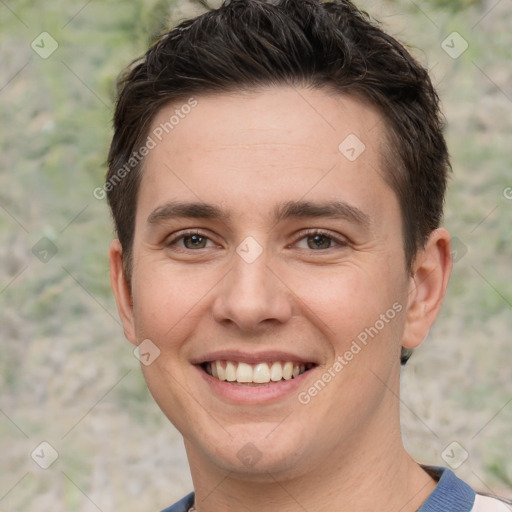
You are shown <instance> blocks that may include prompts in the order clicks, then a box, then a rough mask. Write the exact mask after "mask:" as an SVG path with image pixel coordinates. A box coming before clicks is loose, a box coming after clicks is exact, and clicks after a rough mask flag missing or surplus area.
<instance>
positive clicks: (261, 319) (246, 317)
mask: <svg viewBox="0 0 512 512" xmlns="http://www.w3.org/2000/svg"><path fill="white" fill-rule="evenodd" d="M216 289H217V296H216V297H215V299H214V302H213V305H212V309H213V317H214V319H215V320H216V321H217V322H219V323H221V324H224V325H225V326H228V325H236V326H237V327H238V329H240V330H241V331H246V332H250V331H255V332H256V331H259V330H265V329H267V328H268V327H270V326H273V325H278V324H284V323H285V322H287V321H288V320H289V319H290V318H291V317H292V298H293V295H292V293H291V292H290V290H289V289H288V288H287V287H286V285H285V284H284V283H283V282H282V281H281V280H280V279H279V275H278V272H276V270H273V269H271V268H270V267H269V265H268V261H267V257H266V254H265V252H263V253H262V254H261V255H260V256H259V257H258V259H256V261H253V262H251V263H249V262H247V261H245V260H244V259H243V258H242V257H240V256H239V254H237V253H235V254H234V255H233V266H232V268H231V271H230V272H228V274H227V275H226V276H225V277H224V279H223V280H222V282H221V283H219V286H218V287H216Z"/></svg>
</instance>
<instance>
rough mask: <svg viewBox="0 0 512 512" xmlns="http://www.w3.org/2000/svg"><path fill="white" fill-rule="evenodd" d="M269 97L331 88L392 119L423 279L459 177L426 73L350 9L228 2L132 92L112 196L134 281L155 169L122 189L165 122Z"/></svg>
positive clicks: (126, 93)
mask: <svg viewBox="0 0 512 512" xmlns="http://www.w3.org/2000/svg"><path fill="white" fill-rule="evenodd" d="M269 85H271V86H272V85H276V86H279V85H292V86H306V87H311V88H320V87H329V88H331V89H334V90H335V91H339V93H340V94H351V95H355V96H357V97H359V98H360V99H362V100H363V101H365V102H367V103H368V104H369V105H372V106H374V107H375V108H376V109H377V110H378V112H379V113H380V114H381V115H382V116H383V117H384V120H385V122H386V128H387V130H386V135H387V142H388V145H387V146H388V147H387V151H386V152H385V155H384V164H385V165H384V166H385V168H386V169H385V171H386V172H385V176H384V177H385V179H386V180H387V181H388V183H389V185H390V186H391V187H392V189H393V190H394V191H395V193H396V195H397V198H398V201H399V204H400V208H401V214H402V221H403V237H404V251H405V257H406V262H407V267H408V269H410V268H411V265H412V262H413V260H414V256H415V254H416V252H417V250H418V249H419V248H420V247H421V246H422V245H423V244H424V243H425V241H426V239H427V238H428V236H429V234H430V233H431V232H432V231H433V230H434V229H436V228H437V227H438V226H439V224H440V222H441V219H442V214H443V204H444V195H445V189H446V181H447V173H448V170H449V168H450V163H449V156H448V151H447V147H446V143H445V139H444V136H443V121H442V116H441V113H440V109H439V98H438V96H437V93H436V91H435V89H434V87H433V86H432V83H431V80H430V78H429V76H428V73H427V71H426V69H425V68H423V67H422V66H421V65H420V64H419V63H418V62H417V61H416V60H415V59H414V58H413V57H412V56H411V54H410V53H409V52H408V51H407V50H406V49H405V47H404V46H403V45H402V44H401V43H399V42H398V41H397V40H396V39H394V38H393V37H391V36H390V35H388V34H386V33H385V32H384V31H383V30H381V28H380V27H379V26H378V24H377V23H376V22H374V21H372V20H371V19H370V17H369V16H368V15H367V14H366V13H364V12H362V11H360V10H359V9H357V8H356V7H355V6H354V5H353V4H352V3H351V2H350V1H348V0H338V1H333V2H322V1H321V0H301V1H297V0H269V1H265V0H231V1H228V0H226V1H224V3H223V4H222V6H221V7H220V8H218V9H212V10H210V11H208V12H206V13H204V14H202V15H200V16H198V17H197V18H194V19H192V20H187V21H185V22H183V23H181V24H179V25H178V26H177V27H176V28H174V29H173V30H171V31H170V32H168V33H166V34H164V35H163V36H162V37H161V38H160V39H159V40H158V41H157V42H156V43H155V44H154V45H153V46H152V47H151V48H150V49H149V50H148V51H147V53H146V54H145V56H144V57H143V58H142V59H141V60H139V61H137V62H136V63H135V64H134V65H133V66H131V67H130V68H129V70H128V71H127V72H126V73H125V75H124V76H123V78H122V79H121V80H120V83H119V91H120V92H119V96H118V101H117V105H116V111H115V117H114V130H115V131H114V136H113V139H112V144H111V147H110V153H109V158H108V163H109V169H108V174H107V183H110V184H112V186H109V187H108V188H106V190H107V197H108V202H109V205H110V207H111V210H112V214H113V218H114V222H115V227H116V230H117V234H118V237H119V240H120V242H121V245H122V247H123V255H124V256H123V259H124V264H125V269H126V272H127V276H128V278H130V276H131V255H132V244H133V236H134V227H135V213H136V204H137V192H138V189H139V184H140V179H141V167H142V164H143V161H140V162H139V163H137V165H134V168H133V170H130V171H129V172H125V173H124V174H123V178H122V179H118V180H117V181H115V182H114V181H113V180H114V178H116V177H117V178H119V169H122V168H123V166H126V163H127V162H128V161H129V159H130V158H132V156H133V153H134V152H136V151H137V148H139V147H141V145H142V144H143V143H144V141H145V140H146V137H147V136H148V133H149V127H150V125H151V122H152V120H153V119H154V117H155V114H156V113H157V112H158V111H159V110H160V109H161V108H162V107H163V106H164V105H166V104H169V103H171V102H176V101H186V100H187V99H188V98H190V97H191V96H199V95H201V94H205V93H222V92H228V91H233V90H237V89H238V90H240V89H254V88H257V87H259V86H269ZM116 173H117V174H116ZM404 353H405V352H404Z"/></svg>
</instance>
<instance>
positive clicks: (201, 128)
mask: <svg viewBox="0 0 512 512" xmlns="http://www.w3.org/2000/svg"><path fill="white" fill-rule="evenodd" d="M176 108H179V105H172V106H169V107H168V108H165V109H163V110H161V111H160V112H159V114H158V115H157V117H156V118H155V119H154V122H153V128H152V129H154V128H155V127H158V126H160V125H161V123H165V122H166V121H168V120H169V118H170V117H171V115H172V114H173V113H174V111H175V110H176ZM384 130H385V126H384V123H383V122H382V120H381V118H380V116H379V115H378V114H377V113H376V112H375V111H373V110H372V109H371V108H369V107H368V106H365V105H364V104H363V103H361V102H360V101H358V100H356V99H354V98H350V97H347V96H340V95H333V94H329V93H328V92H327V91H325V90H306V89H301V90H295V89H291V88H286V87H282V88H269V89H265V90H258V91H253V92H245V93H236V94H235V93H233V94H222V95H212V96H201V97H198V98H197V106H196V107H195V108H194V109H192V110H191V111H190V113H188V114H187V115H186V116H184V117H183V119H180V122H179V124H177V125H176V126H174V128H173V130H172V132H170V133H169V134H168V135H166V136H164V137H163V138H162V141H161V142H159V143H157V145H156V147H154V148H153V149H152V150H151V151H150V153H149V155H148V156H147V160H146V162H145V166H144V170H143V177H142V182H141V186H140V190H139V196H138V204H137V214H136V226H135V237H134V245H133V274H132V280H131V292H132V296H131V297H130V296H129V293H128V291H127V289H128V288H127V286H126V283H124V284H123V279H124V276H123V275H122V266H121V265H119V261H120V257H121V256H120V254H121V251H120V249H119V246H118V244H117V242H115V243H114V244H113V248H112V250H111V264H112V266H113V267H114V270H113V286H114V290H115V292H116V298H117V300H118V305H119V309H120V312H121V316H122V319H123V322H124V327H125V333H126V336H127V337H128V338H129V339H130V341H132V342H133V343H135V344H139V343H141V342H143V340H150V342H148V341H146V342H145V343H146V345H145V346H146V347H150V349H149V350H148V352H149V353H150V354H151V355H150V356H146V357H147V361H146V362H148V361H149V360H152V359H153V357H154V356H155V355H158V357H156V358H155V359H154V360H152V362H151V364H147V365H142V370H143V372H144V377H145V379H146V381H147V384H148V387H149V389H150V391H151V393H152V395H153V396H154V398H155V400H156V402H157V403H158V404H159V406H160V407H161V409H162V410H163V412H164V413H165V414H166V415H167V416H168V418H169V419H170V420H171V421H172V423H173V424H174V425H175V426H176V427H177V428H178V429H179V430H180V431H181V433H182V434H183V435H184V438H185V443H186V447H187V450H188V454H189V458H192V459H193V460H195V461H197V462H198V463H200V464H203V465H209V466H210V467H212V468H217V469H219V470H227V471H235V472H238V473H240V474H245V475H250V477H251V478H252V477H254V478H263V477H264V476H263V475H265V474H267V472H272V473H273V474H279V473H282V474H285V473H287V472H289V473H290V472H292V473H300V472H304V471H307V470H308V468H311V467H314V466H315V465H316V464H320V463H321V462H322V461H324V463H325V461H326V460H331V459H333V458H334V456H336V460H337V461H339V460H340V458H341V459H343V458H348V457H351V456H353V455H354V453H355V452H356V450H358V453H360V451H361V447H364V449H366V450H370V449H372V446H373V445H376V444H378V443H383V442H384V443H385V442H386V441H385V438H386V436H389V435H395V434H392V431H393V432H395V431H396V426H397V422H398V405H397V403H398V401H397V400H396V396H395V395H394V394H393V393H391V392H390V389H391V390H398V380H399V354H400V347H401V345H402V342H403V338H404V336H406V332H407V328H408V327H407V323H408V321H409V320H410V318H409V314H410V310H411V304H412V302H411V290H413V284H411V283H412V278H411V276H410V274H409V273H408V272H407V270H406V263H405V256H404V250H403V236H402V224H401V216H400V209H399V205H398V200H397V197H396V195H395V193H394V192H393V190H392V189H391V188H390V187H389V186H388V185H387V184H386V182H385V181H384V179H383V176H384V173H385V170H384V169H383V168H382V163H381V162H382V151H383V150H384V148H385V142H384ZM116 244H117V245H116ZM422 328H423V327H422ZM427 328H428V326H426V325H425V326H424V328H423V330H424V331H425V332H426V330H427ZM148 343H150V344H148ZM351 454H352V455H351Z"/></svg>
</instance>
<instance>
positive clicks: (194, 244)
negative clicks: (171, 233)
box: [167, 231, 214, 250]
mask: <svg viewBox="0 0 512 512" xmlns="http://www.w3.org/2000/svg"><path fill="white" fill-rule="evenodd" d="M180 242H181V243H180ZM208 242H209V243H210V245H209V246H208ZM212 245H214V244H213V242H212V241H211V240H210V239H209V238H208V237H207V236H206V235H205V234H204V233H201V232H199V231H188V232H186V233H181V234H179V235H177V236H175V237H174V238H172V239H171V240H169V241H168V242H167V246H168V247H170V246H176V247H178V249H191V250H194V249H206V248H207V247H211V246H212Z"/></svg>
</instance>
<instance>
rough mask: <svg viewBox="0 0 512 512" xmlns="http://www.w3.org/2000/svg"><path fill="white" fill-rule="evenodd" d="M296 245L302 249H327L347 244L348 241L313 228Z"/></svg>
mask: <svg viewBox="0 0 512 512" xmlns="http://www.w3.org/2000/svg"><path fill="white" fill-rule="evenodd" d="M301 244H302V245H301ZM296 245H297V246H298V247H300V248H301V249H313V250H326V249H331V248H332V247H334V246H336V245H338V246H341V247H343V246H346V245H347V242H346V241H344V240H341V239H339V238H337V237H334V236H332V235H331V234H330V233H328V232H325V231H318V230H312V231H309V232H307V233H306V234H305V235H304V236H302V237H301V238H300V239H299V240H298V242H297V244H296Z"/></svg>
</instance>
